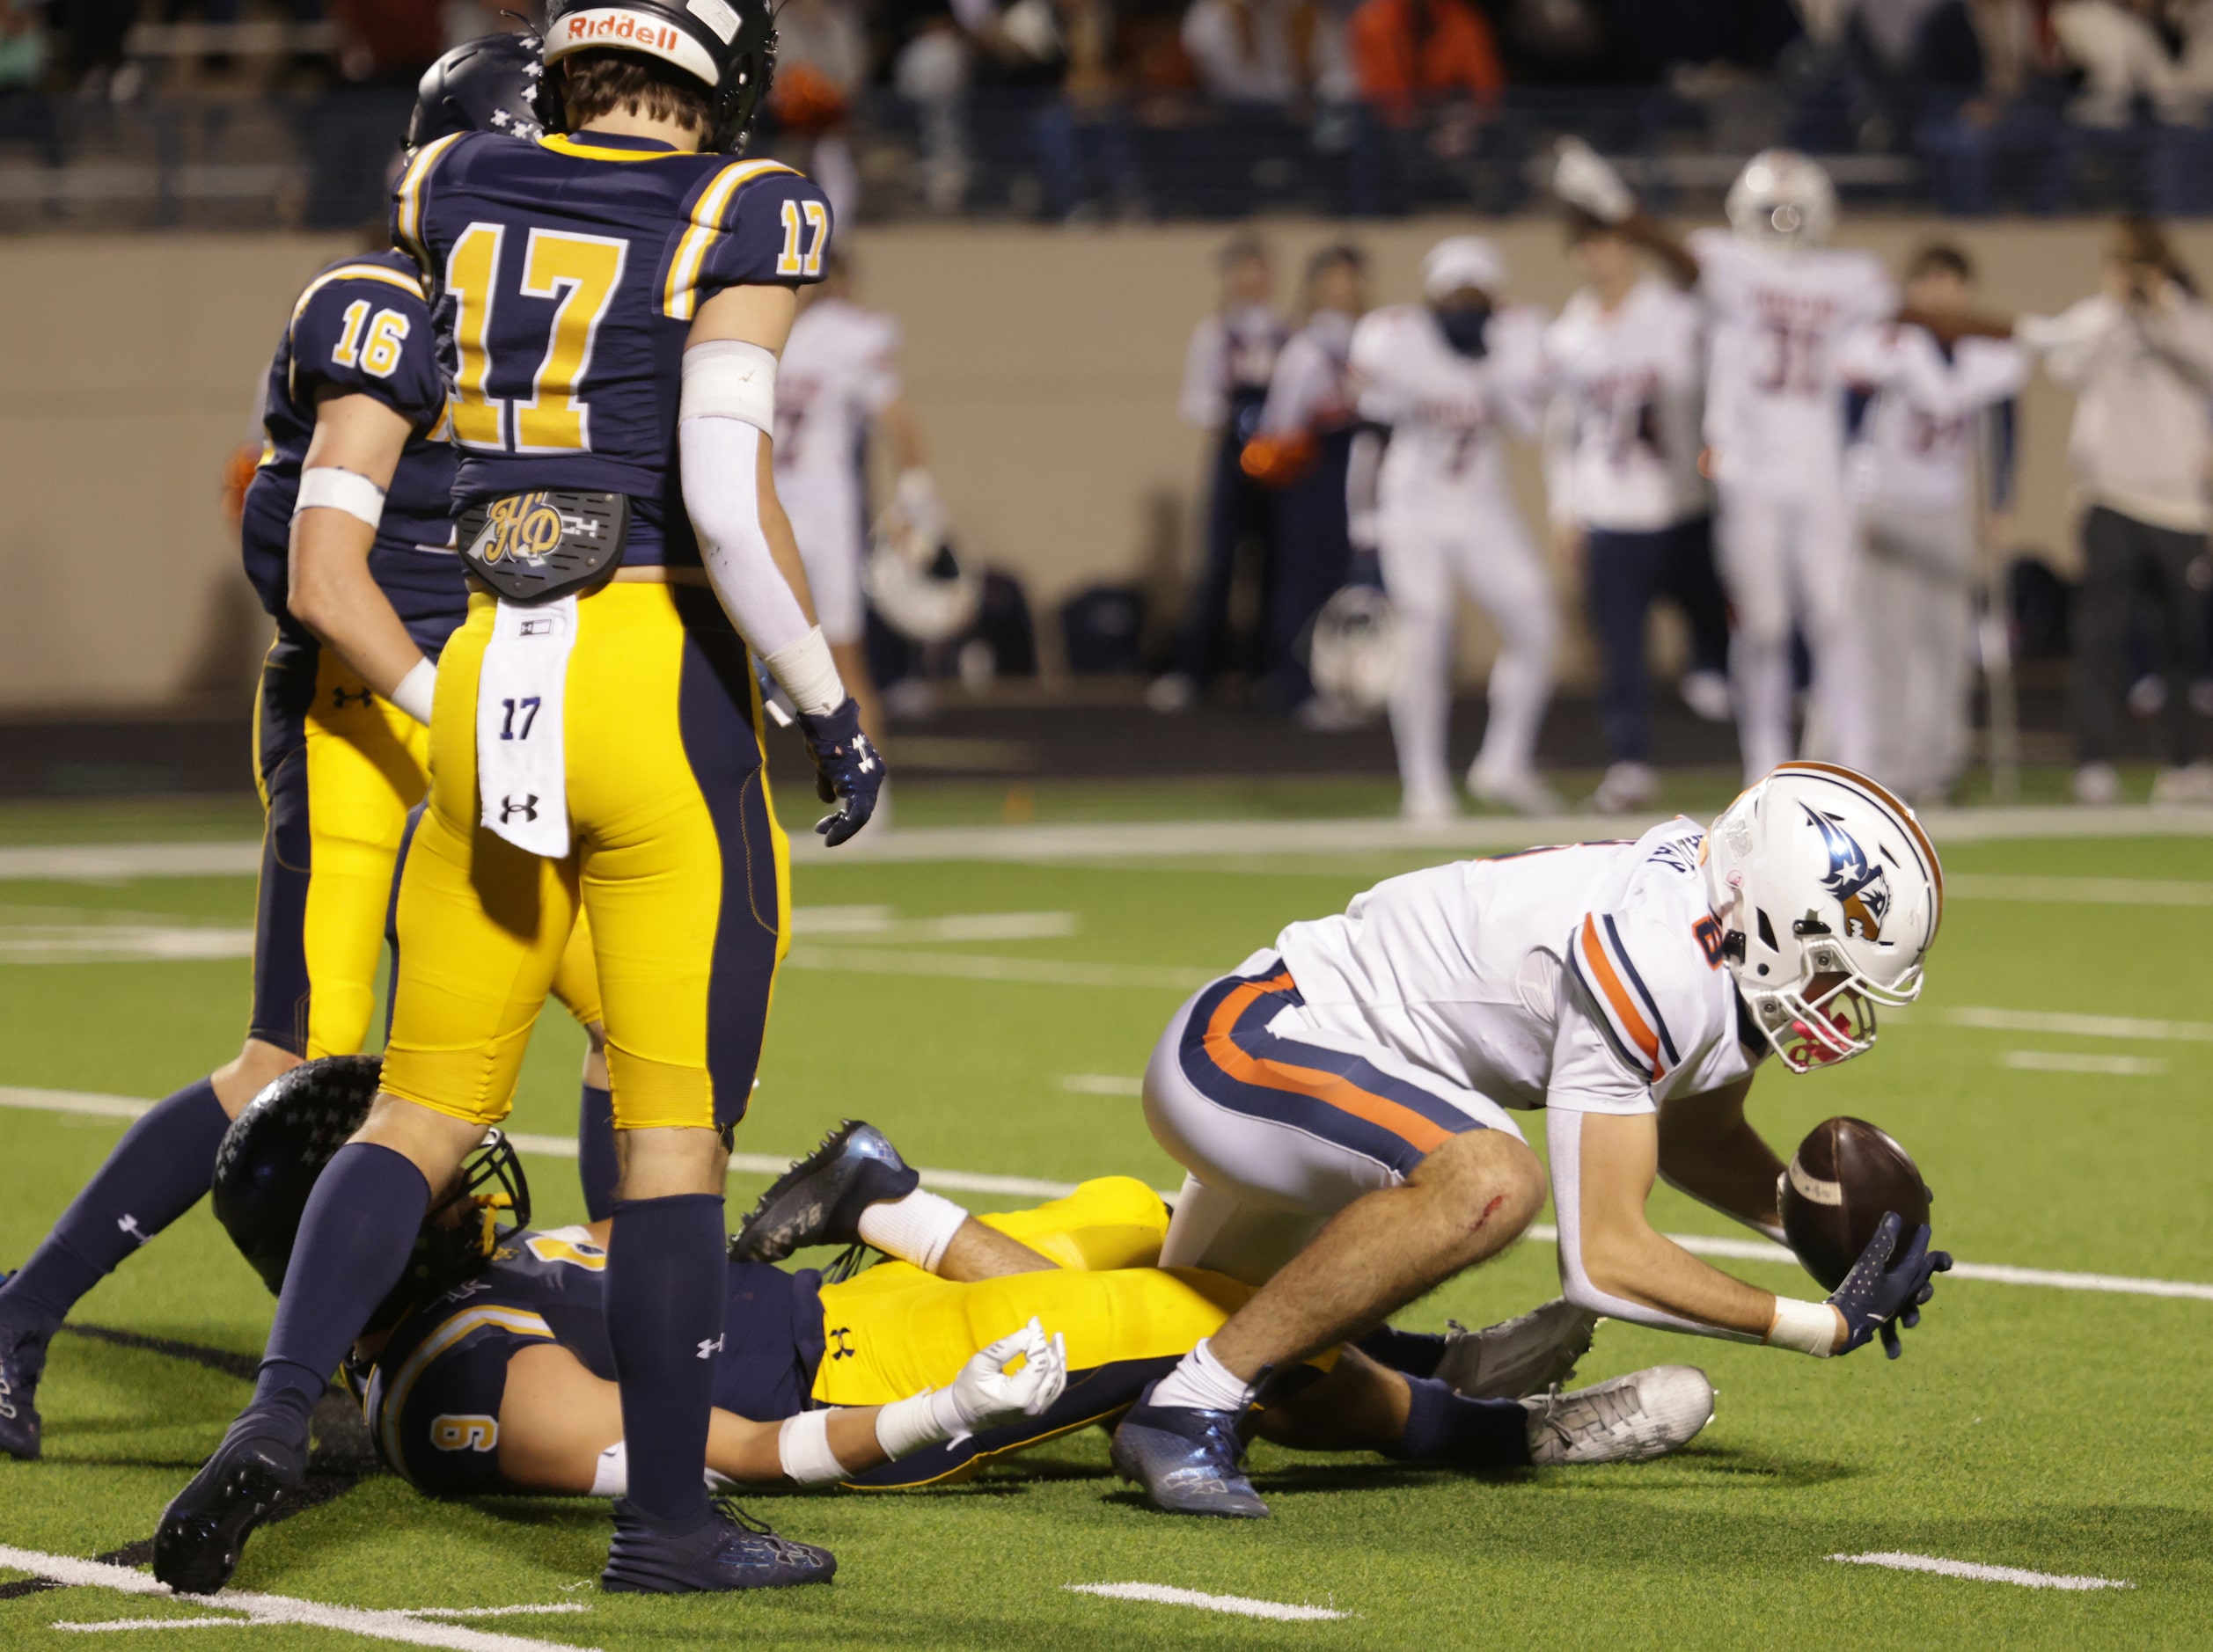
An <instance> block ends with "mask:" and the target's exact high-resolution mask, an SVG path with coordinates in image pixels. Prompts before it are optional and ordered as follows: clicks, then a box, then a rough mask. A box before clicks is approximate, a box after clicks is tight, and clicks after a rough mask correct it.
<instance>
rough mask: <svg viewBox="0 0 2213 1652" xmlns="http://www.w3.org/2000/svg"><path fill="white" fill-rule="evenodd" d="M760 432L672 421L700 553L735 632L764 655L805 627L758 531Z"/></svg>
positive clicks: (699, 419) (796, 638)
mask: <svg viewBox="0 0 2213 1652" xmlns="http://www.w3.org/2000/svg"><path fill="white" fill-rule="evenodd" d="M760 446H761V433H760V431H759V430H758V429H756V428H754V427H753V426H752V425H751V424H749V423H748V422H746V421H745V420H743V419H729V418H722V417H720V416H716V415H694V416H693V417H691V418H685V419H679V420H678V424H677V447H678V455H679V457H680V462H681V464H682V466H683V475H684V508H685V510H686V511H688V512H689V513H690V514H691V517H692V531H693V532H695V533H697V534H698V535H699V537H700V560H701V561H703V562H705V563H706V564H707V579H708V581H709V582H710V583H712V584H713V585H714V595H715V596H717V597H719V598H721V599H722V610H723V612H725V613H727V614H728V615H729V617H730V624H732V625H736V627H737V630H738V634H739V635H740V636H742V637H744V639H745V640H746V641H747V642H748V643H749V644H751V647H752V650H753V652H754V653H755V654H758V655H760V656H761V658H762V659H764V660H766V659H769V658H770V657H772V656H773V655H775V654H780V653H781V652H783V651H784V650H785V649H787V648H788V647H791V646H792V645H793V644H795V643H797V642H800V641H802V640H804V639H805V637H806V635H807V633H808V632H810V630H812V629H813V627H811V626H810V625H808V623H807V613H806V610H804V609H802V608H801V607H800V605H799V599H798V598H797V597H796V596H793V595H792V588H791V586H790V584H789V583H788V581H786V580H785V578H784V574H783V570H782V569H781V568H780V567H777V566H776V559H775V557H774V556H773V555H772V554H770V552H769V549H768V536H767V535H766V534H765V533H763V532H762V531H761V508H760V492H759V484H758V480H757V473H756V468H755V467H756V466H757V465H758V464H759V462H760Z"/></svg>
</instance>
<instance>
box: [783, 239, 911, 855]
mask: <svg viewBox="0 0 2213 1652" xmlns="http://www.w3.org/2000/svg"><path fill="white" fill-rule="evenodd" d="M898 351H899V324H898V322H896V321H894V320H893V319H892V318H890V316H887V315H884V314H883V313H882V312H881V311H874V310H869V309H867V308H865V307H863V306H862V305H861V304H859V303H855V302H854V297H853V268H852V265H851V263H850V261H849V260H848V259H846V256H845V255H844V254H843V253H840V252H835V251H832V252H829V253H828V254H827V255H826V256H825V257H824V260H823V279H822V284H821V285H820V286H818V287H816V288H813V289H810V290H809V291H808V292H807V293H806V294H805V296H802V298H801V300H800V303H799V318H798V319H797V320H795V321H794V322H793V323H792V327H791V338H790V340H789V341H788V343H786V345H785V346H784V355H783V359H782V362H781V363H780V365H779V367H778V369H777V372H776V497H777V498H778V499H779V500H780V501H781V502H782V504H783V507H784V514H785V515H787V516H788V517H789V518H790V519H791V531H792V537H793V538H795V539H796V540H797V541H798V542H799V555H800V559H801V560H802V561H803V562H804V563H805V564H806V566H807V584H808V587H809V588H810V589H811V590H812V591H813V592H814V597H815V612H816V615H817V617H818V618H820V620H821V622H822V634H823V639H824V641H826V642H828V643H829V645H830V657H831V658H832V660H834V661H836V662H837V664H838V675H839V677H840V678H841V679H843V681H844V683H845V684H846V688H847V689H848V690H849V691H851V692H852V694H853V698H854V702H855V703H856V704H857V705H859V706H860V707H861V727H863V728H865V729H867V730H868V737H869V738H870V739H871V740H874V741H876V742H878V743H879V744H881V743H882V741H883V705H882V702H881V701H880V700H879V699H878V698H877V697H876V683H874V682H873V681H872V680H871V679H870V677H869V676H868V650H867V649H866V648H865V647H863V646H862V640H863V637H864V634H865V632H866V630H867V620H868V604H867V603H866V601H865V599H864V598H863V597H862V596H861V559H862V558H863V556H864V555H865V554H866V552H867V546H868V477H867V462H868V433H869V430H870V428H875V429H876V430H877V431H880V432H881V433H882V434H883V436H884V438H885V439H886V440H887V441H888V442H890V445H891V457H892V461H893V463H894V464H896V465H897V466H898V488H897V491H896V492H895V493H894V494H893V495H892V500H891V508H890V513H889V515H890V519H891V524H893V525H895V526H896V528H897V529H898V530H899V531H902V532H905V533H909V534H913V535H917V536H920V537H923V538H927V539H934V538H935V537H937V536H939V535H940V534H942V532H943V531H944V529H945V517H944V512H943V511H942V509H941V508H939V505H938V499H937V488H936V486H935V484H934V483H933V482H932V481H931V479H930V472H929V470H928V468H927V462H926V460H925V457H924V454H923V450H922V432H921V428H920V426H918V425H917V424H916V423H915V420H914V415H913V414H912V413H911V412H910V411H908V408H907V405H906V402H905V398H904V397H903V395H902V394H901V391H900V387H899V368H898ZM880 823H881V822H879V824H880Z"/></svg>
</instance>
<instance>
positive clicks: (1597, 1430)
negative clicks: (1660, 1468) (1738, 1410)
mask: <svg viewBox="0 0 2213 1652" xmlns="http://www.w3.org/2000/svg"><path fill="white" fill-rule="evenodd" d="M1521 1404H1522V1406H1523V1407H1524V1408H1525V1409H1526V1410H1527V1411H1528V1414H1529V1460H1530V1462H1532V1463H1534V1464H1535V1465H1536V1466H1538V1467H1539V1468H1557V1467H1560V1466H1563V1465H1565V1464H1570V1463H1577V1464H1581V1463H1641V1462H1643V1461H1644V1460H1645V1458H1648V1457H1664V1456H1666V1455H1667V1453H1668V1452H1669V1451H1674V1450H1675V1449H1676V1447H1678V1446H1681V1445H1685V1444H1689V1442H1690V1441H1691V1440H1692V1439H1694V1438H1696V1436H1697V1433H1698V1430H1699V1429H1703V1428H1704V1427H1705V1426H1706V1422H1707V1421H1708V1419H1710V1418H1711V1416H1712V1415H1713V1385H1712V1384H1711V1383H1710V1382H1708V1381H1707V1380H1706V1374H1705V1372H1704V1371H1700V1370H1699V1369H1698V1368H1697V1367H1696V1365H1654V1366H1652V1367H1651V1368H1650V1369H1648V1370H1645V1371H1631V1372H1630V1374H1629V1375H1628V1376H1626V1377H1616V1378H1614V1379H1613V1380H1612V1381H1610V1382H1602V1383H1599V1384H1596V1385H1594V1386H1592V1387H1589V1388H1579V1389H1577V1390H1576V1391H1575V1392H1574V1393H1561V1392H1560V1391H1559V1390H1558V1389H1557V1388H1555V1389H1554V1390H1553V1391H1552V1392H1551V1393H1549V1394H1545V1395H1543V1396H1541V1397H1539V1398H1536V1399H1530V1400H1523V1401H1522V1402H1521Z"/></svg>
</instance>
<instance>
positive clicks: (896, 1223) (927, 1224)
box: [861, 1188, 968, 1274]
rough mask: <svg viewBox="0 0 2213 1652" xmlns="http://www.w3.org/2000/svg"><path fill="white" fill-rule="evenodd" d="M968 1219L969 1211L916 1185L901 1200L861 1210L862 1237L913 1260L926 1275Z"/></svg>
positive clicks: (898, 1255) (892, 1200) (902, 1258)
mask: <svg viewBox="0 0 2213 1652" xmlns="http://www.w3.org/2000/svg"><path fill="white" fill-rule="evenodd" d="M967 1220H968V1212H967V1211H965V1210H962V1209H961V1207H960V1206H958V1205H957V1204H955V1203H954V1202H952V1201H951V1200H950V1199H941V1198H939V1197H938V1196H937V1195H935V1194H934V1193H925V1192H924V1191H923V1190H922V1189H921V1188H916V1189H915V1190H914V1191H913V1192H912V1193H910V1194H909V1195H907V1196H906V1197H905V1198H904V1199H888V1200H885V1201H884V1202H883V1203H881V1204H872V1205H870V1206H869V1207H868V1209H867V1210H863V1211H862V1212H861V1238H862V1239H865V1240H866V1241H867V1242H868V1243H869V1244H871V1245H873V1246H876V1248H877V1249H878V1250H880V1251H882V1252H883V1254H885V1255H886V1256H896V1257H898V1259H899V1260H900V1261H903V1262H912V1263H913V1264H914V1265H915V1266H916V1267H917V1268H920V1269H921V1270H922V1271H923V1272H924V1273H926V1274H927V1273H932V1272H934V1271H935V1270H936V1268H937V1264H938V1259H939V1258H940V1257H942V1256H943V1255H944V1254H945V1247H946V1246H948V1245H950V1244H951V1243H952V1242H953V1235H954V1234H956V1233H957V1232H960V1231H961V1224H962V1223H964V1222H965V1221H967Z"/></svg>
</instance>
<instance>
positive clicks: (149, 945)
mask: <svg viewBox="0 0 2213 1652" xmlns="http://www.w3.org/2000/svg"><path fill="white" fill-rule="evenodd" d="M252 956H253V931H252V930H250V929H217V928H213V927H209V926H206V925H154V924H66V925H65V924H40V925H30V926H19V927H0V964H95V963H179V962H192V963H196V962H202V961H206V960H208V959H211V958H251V957H252Z"/></svg>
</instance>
